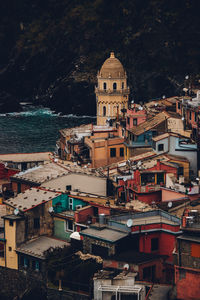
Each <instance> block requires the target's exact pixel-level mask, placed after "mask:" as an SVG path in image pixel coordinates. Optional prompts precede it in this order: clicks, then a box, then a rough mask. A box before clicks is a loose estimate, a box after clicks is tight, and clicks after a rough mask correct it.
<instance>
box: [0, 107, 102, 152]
mask: <svg viewBox="0 0 200 300" xmlns="http://www.w3.org/2000/svg"><path fill="white" fill-rule="evenodd" d="M95 122H96V117H94V116H76V115H72V114H70V115H61V114H60V113H58V114H56V113H55V112H54V111H51V110H50V109H49V108H44V107H34V106H31V105H28V106H25V107H24V108H23V111H21V112H18V113H8V114H0V153H1V154H2V153H30V152H44V151H54V150H55V149H56V141H57V140H58V139H59V130H60V129H62V128H69V127H74V126H78V125H81V124H89V123H95Z"/></svg>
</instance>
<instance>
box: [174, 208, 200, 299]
mask: <svg viewBox="0 0 200 300" xmlns="http://www.w3.org/2000/svg"><path fill="white" fill-rule="evenodd" d="M181 229H182V230H183V234H182V235H180V236H178V238H177V245H176V251H175V253H174V264H175V285H176V290H177V299H181V300H195V299H196V300H197V299H199V295H200V294H199V288H200V211H198V210H196V209H193V210H190V211H188V210H185V212H184V214H183V217H182V228H181Z"/></svg>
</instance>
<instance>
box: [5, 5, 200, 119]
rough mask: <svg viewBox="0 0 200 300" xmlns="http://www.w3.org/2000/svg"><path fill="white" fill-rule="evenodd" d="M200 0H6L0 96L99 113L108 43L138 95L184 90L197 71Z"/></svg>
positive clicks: (199, 66)
mask: <svg viewBox="0 0 200 300" xmlns="http://www.w3.org/2000/svg"><path fill="white" fill-rule="evenodd" d="M199 6H200V5H199V1H195V0H183V1H177V0H168V1H165V0H143V1H141V0H120V1H115V0H109V1H106V0H84V1H83V0H73V1H69V0H43V1H39V0H33V1H31V2H30V1H28V0H7V1H6V2H3V3H2V4H1V10H0V17H1V23H0V44H1V48H0V102H1V103H5V102H6V103H10V105H11V109H12V104H13V103H15V104H16V103H17V102H19V101H21V100H25V99H26V100H29V101H31V100H33V101H34V102H35V103H36V104H45V105H48V106H50V107H51V108H54V109H56V110H59V111H62V112H65V113H66V112H67V113H73V112H76V113H87V112H88V113H95V95H94V85H95V81H96V73H97V70H98V69H99V68H100V67H101V65H102V63H103V62H104V60H105V59H106V58H107V57H108V56H109V53H110V51H111V50H113V51H115V53H116V56H117V57H118V58H119V59H120V60H121V62H122V63H123V65H124V67H125V68H126V70H127V73H128V79H129V86H130V88H131V92H132V95H131V97H132V98H133V97H134V98H135V100H137V101H146V100H148V99H150V98H157V97H162V95H164V94H165V95H166V96H170V95H173V94H177V93H179V94H180V93H181V92H182V88H183V83H184V78H185V75H187V74H189V75H191V76H193V77H195V76H196V75H198V74H199V73H200V59H199V48H200V45H199V44H200V38H199V35H200V22H199V15H198V12H199ZM5 95H6V97H5ZM5 99H7V100H5ZM2 107H3V106H2ZM0 109H1V106H0ZM5 109H6V108H5Z"/></svg>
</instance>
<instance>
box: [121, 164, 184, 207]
mask: <svg viewBox="0 0 200 300" xmlns="http://www.w3.org/2000/svg"><path fill="white" fill-rule="evenodd" d="M152 165H153V166H152ZM150 166H151V167H150ZM167 173H172V174H174V175H175V177H176V178H177V174H178V168H177V166H175V165H173V164H172V163H169V162H160V161H159V160H158V161H157V160H155V161H153V160H152V161H150V162H149V163H146V164H145V163H144V164H143V165H141V166H139V167H138V168H137V169H136V170H135V171H133V174H132V178H131V179H127V180H126V181H125V180H124V179H121V180H119V181H118V187H119V188H118V195H119V197H122V195H123V193H124V194H125V195H126V200H127V201H130V200H134V199H136V200H140V201H143V202H146V203H148V204H150V203H152V202H153V201H154V202H159V201H161V188H162V187H163V186H164V185H165V182H166V174H167Z"/></svg>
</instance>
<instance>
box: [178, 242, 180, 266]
mask: <svg viewBox="0 0 200 300" xmlns="http://www.w3.org/2000/svg"><path fill="white" fill-rule="evenodd" d="M178 265H179V267H181V251H180V240H178Z"/></svg>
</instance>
